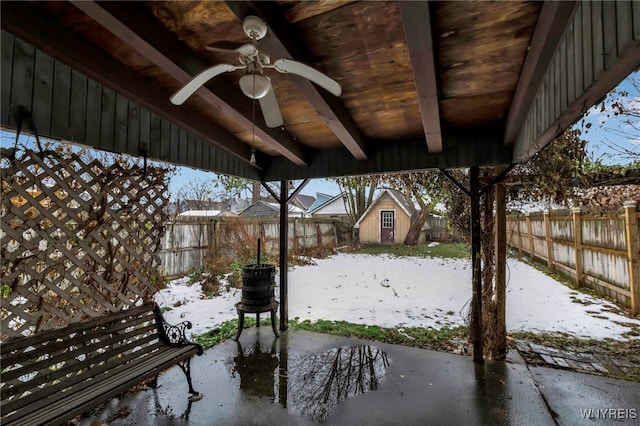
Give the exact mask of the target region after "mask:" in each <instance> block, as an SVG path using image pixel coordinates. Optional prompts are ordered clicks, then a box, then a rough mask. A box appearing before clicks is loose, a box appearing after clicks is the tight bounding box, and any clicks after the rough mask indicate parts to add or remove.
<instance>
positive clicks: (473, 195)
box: [469, 166, 484, 362]
mask: <svg viewBox="0 0 640 426" xmlns="http://www.w3.org/2000/svg"><path fill="white" fill-rule="evenodd" d="M469 193H470V199H471V268H472V274H473V275H472V286H473V296H472V299H471V339H472V340H473V360H474V362H483V360H484V356H483V352H484V344H483V336H482V334H483V333H482V331H483V330H482V329H483V327H482V275H481V274H482V269H481V265H480V256H481V236H480V233H481V227H480V169H479V168H478V167H477V166H474V167H471V168H470V170H469Z"/></svg>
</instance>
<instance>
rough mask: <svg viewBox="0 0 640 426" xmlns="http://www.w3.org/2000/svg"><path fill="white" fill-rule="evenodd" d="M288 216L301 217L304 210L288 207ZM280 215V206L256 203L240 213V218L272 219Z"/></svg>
mask: <svg viewBox="0 0 640 426" xmlns="http://www.w3.org/2000/svg"><path fill="white" fill-rule="evenodd" d="M288 210H289V216H290V217H291V216H292V217H303V216H304V210H302V209H301V208H300V207H296V206H292V205H291V204H289V207H288ZM279 215H280V205H279V204H276V203H267V202H265V201H262V200H260V201H256V202H255V203H253V204H251V205H250V206H249V207H247V208H246V209H245V210H243V211H242V212H241V213H240V216H245V217H274V216H279Z"/></svg>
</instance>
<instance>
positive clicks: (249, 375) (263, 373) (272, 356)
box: [233, 339, 278, 401]
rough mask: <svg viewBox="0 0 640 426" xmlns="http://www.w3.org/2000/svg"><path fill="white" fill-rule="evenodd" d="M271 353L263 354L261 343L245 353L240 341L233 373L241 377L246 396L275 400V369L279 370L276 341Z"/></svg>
mask: <svg viewBox="0 0 640 426" xmlns="http://www.w3.org/2000/svg"><path fill="white" fill-rule="evenodd" d="M273 342H274V343H273V345H272V346H271V351H270V352H262V349H261V347H260V343H259V342H257V343H256V344H255V345H253V347H252V348H251V349H250V350H249V351H247V352H245V351H243V349H242V346H241V345H240V342H239V341H238V355H237V356H236V357H235V358H233V361H234V362H235V366H234V368H233V373H234V374H235V373H238V375H239V376H240V390H242V391H243V392H244V393H245V395H250V396H257V397H263V396H264V397H269V398H271V400H272V401H273V400H274V398H275V377H274V372H275V369H276V368H278V357H277V355H276V353H275V352H276V348H275V339H274V341H273Z"/></svg>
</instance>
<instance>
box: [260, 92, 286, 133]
mask: <svg viewBox="0 0 640 426" xmlns="http://www.w3.org/2000/svg"><path fill="white" fill-rule="evenodd" d="M259 101H260V108H261V109H262V115H264V122H265V123H266V124H267V127H280V126H282V124H284V120H283V119H282V114H281V113H280V107H279V106H278V99H277V98H276V94H275V92H274V91H273V87H269V91H268V92H267V94H266V95H264V96H263V97H262V98H260V99H259Z"/></svg>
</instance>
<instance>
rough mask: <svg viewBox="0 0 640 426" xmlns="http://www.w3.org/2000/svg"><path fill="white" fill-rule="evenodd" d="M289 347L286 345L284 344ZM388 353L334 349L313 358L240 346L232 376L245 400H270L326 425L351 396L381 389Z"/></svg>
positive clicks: (369, 348) (366, 348)
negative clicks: (237, 377) (255, 398)
mask: <svg viewBox="0 0 640 426" xmlns="http://www.w3.org/2000/svg"><path fill="white" fill-rule="evenodd" d="M283 346H286V345H283ZM388 367H389V357H388V355H387V354H386V353H385V352H384V351H382V350H380V349H379V348H377V347H376V346H370V345H352V346H342V347H337V348H331V349H329V350H327V351H325V352H321V353H313V354H298V353H287V351H286V350H284V349H283V348H277V346H276V341H275V340H274V342H273V344H272V346H271V347H270V348H265V347H263V346H261V345H260V343H256V344H255V345H252V346H251V347H249V348H246V349H245V348H243V347H242V346H241V345H240V343H238V352H237V355H236V356H235V357H234V366H233V368H232V375H233V376H239V380H240V390H241V392H242V393H244V395H245V396H247V397H257V398H269V399H270V400H271V402H272V403H276V404H279V405H280V406H282V407H283V408H285V409H287V410H289V411H290V412H293V413H296V414H301V415H304V416H307V417H310V418H311V419H313V420H314V421H318V422H323V421H324V420H326V418H327V416H328V415H329V413H330V412H331V410H332V409H333V408H334V407H335V406H336V405H337V404H338V403H339V402H340V401H344V400H345V399H347V398H350V397H354V396H357V395H360V394H363V393H365V392H369V391H374V390H376V389H378V387H379V386H380V384H381V383H382V381H383V380H384V378H385V377H386V374H387V368H388Z"/></svg>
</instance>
